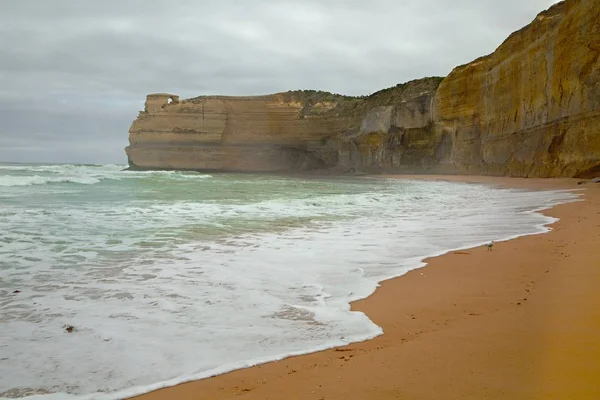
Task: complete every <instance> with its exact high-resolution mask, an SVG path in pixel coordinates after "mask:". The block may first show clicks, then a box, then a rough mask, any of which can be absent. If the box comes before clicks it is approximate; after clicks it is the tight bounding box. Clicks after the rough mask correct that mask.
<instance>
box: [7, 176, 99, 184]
mask: <svg viewBox="0 0 600 400" xmlns="http://www.w3.org/2000/svg"><path fill="white" fill-rule="evenodd" d="M99 182H100V179H97V178H93V177H91V176H61V177H49V176H39V175H33V176H14V175H2V176H0V186H4V187H12V186H32V185H47V184H53V183H77V184H80V185H94V184H96V183H99Z"/></svg>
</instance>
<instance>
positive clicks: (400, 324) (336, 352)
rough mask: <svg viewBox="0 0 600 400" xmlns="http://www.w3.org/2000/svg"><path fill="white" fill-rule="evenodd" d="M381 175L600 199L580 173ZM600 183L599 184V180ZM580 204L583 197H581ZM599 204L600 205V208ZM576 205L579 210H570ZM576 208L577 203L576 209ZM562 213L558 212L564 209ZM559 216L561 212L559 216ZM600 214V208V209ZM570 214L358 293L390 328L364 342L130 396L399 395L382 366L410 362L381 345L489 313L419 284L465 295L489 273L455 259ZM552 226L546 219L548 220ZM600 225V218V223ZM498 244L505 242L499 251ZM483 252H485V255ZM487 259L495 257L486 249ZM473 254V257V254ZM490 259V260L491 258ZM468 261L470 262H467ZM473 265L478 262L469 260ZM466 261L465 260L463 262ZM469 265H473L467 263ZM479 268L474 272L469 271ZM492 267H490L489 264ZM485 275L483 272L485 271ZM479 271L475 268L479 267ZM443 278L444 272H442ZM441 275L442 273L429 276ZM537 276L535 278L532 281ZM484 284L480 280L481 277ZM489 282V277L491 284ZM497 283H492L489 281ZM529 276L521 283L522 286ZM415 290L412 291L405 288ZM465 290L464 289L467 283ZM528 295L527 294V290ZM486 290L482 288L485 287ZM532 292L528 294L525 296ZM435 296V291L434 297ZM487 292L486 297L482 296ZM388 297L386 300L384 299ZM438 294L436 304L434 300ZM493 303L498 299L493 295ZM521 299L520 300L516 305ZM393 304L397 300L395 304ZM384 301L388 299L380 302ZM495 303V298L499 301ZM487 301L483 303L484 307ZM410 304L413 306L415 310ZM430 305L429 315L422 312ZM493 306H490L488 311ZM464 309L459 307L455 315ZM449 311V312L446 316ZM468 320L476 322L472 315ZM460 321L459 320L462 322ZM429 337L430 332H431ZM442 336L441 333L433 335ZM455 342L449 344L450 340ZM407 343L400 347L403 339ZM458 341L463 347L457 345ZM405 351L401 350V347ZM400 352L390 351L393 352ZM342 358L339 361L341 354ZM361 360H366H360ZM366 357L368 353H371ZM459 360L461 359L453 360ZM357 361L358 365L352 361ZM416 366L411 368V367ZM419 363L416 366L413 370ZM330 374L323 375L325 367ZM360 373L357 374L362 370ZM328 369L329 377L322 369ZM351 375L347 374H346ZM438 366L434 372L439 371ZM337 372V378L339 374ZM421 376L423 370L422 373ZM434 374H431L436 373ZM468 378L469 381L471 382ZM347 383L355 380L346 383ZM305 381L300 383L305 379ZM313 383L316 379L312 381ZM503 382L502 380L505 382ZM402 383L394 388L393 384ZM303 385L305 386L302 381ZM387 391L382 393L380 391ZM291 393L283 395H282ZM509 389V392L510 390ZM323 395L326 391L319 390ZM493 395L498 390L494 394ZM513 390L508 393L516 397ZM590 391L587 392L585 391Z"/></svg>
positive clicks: (358, 306)
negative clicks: (581, 182)
mask: <svg viewBox="0 0 600 400" xmlns="http://www.w3.org/2000/svg"><path fill="white" fill-rule="evenodd" d="M376 177H377V178H398V179H411V180H444V181H455V182H465V183H479V184H488V185H498V186H502V187H506V188H515V189H529V190H577V189H588V190H587V191H586V192H584V199H585V200H586V201H585V203H587V206H590V204H589V203H590V201H592V202H593V203H594V204H595V205H597V204H599V203H597V202H596V201H597V200H598V199H599V196H598V193H600V191H599V190H597V188H596V187H595V186H593V184H591V183H590V184H588V185H587V186H577V185H576V180H574V179H552V180H540V179H524V178H492V177H471V176H448V175H441V176H415V175H378V176H376ZM596 186H597V185H596ZM590 193H592V194H593V196H591V197H593V200H590V198H589V197H590ZM579 204H581V203H579ZM563 207H572V208H576V207H574V205H573V203H567V204H561V205H558V206H555V207H553V208H551V209H549V210H546V211H543V212H542V211H538V212H540V213H542V214H544V215H545V216H549V217H554V218H556V217H557V215H555V214H556V212H555V211H556V210H557V209H559V208H560V209H561V210H562V208H563ZM599 210H600V208H599ZM571 211H573V210H571ZM575 211H577V210H575ZM559 214H560V212H559ZM558 217H559V218H561V216H560V215H559V216H558ZM595 217H596V218H598V215H596V216H595ZM563 218H564V216H562V218H561V220H560V221H559V222H558V223H556V222H555V223H554V224H551V227H552V228H551V229H553V231H551V232H549V233H547V234H545V235H541V234H534V235H526V236H520V237H518V238H517V239H510V240H508V241H503V242H498V244H497V246H495V248H494V253H483V254H482V250H483V249H482V248H481V247H475V248H470V249H468V250H460V251H457V250H450V251H448V252H446V253H445V254H444V255H441V256H436V257H429V258H426V259H424V260H423V262H424V263H425V266H423V267H421V268H417V269H414V270H411V271H410V272H408V273H407V274H404V275H402V276H400V277H396V278H390V279H388V280H385V281H383V282H381V283H380V285H379V287H378V289H377V290H376V292H375V293H374V294H372V295H371V296H369V297H367V298H366V299H363V300H359V301H357V302H354V303H352V310H353V311H361V312H364V313H365V314H366V315H367V316H368V317H369V318H370V319H371V320H372V321H373V322H374V323H376V324H377V325H378V326H380V327H382V328H383V329H384V332H385V333H384V335H382V336H378V337H376V338H374V339H371V340H367V341H364V342H359V343H353V344H351V345H348V346H344V347H338V348H334V349H329V350H324V351H319V352H314V353H309V354H306V355H300V356H293V357H288V358H285V359H283V360H281V361H274V362H269V363H266V364H260V365H257V366H254V367H249V368H245V369H239V370H235V371H232V372H229V373H226V374H223V375H218V376H215V377H212V378H206V379H202V380H199V381H192V382H189V383H183V384H180V385H177V386H172V387H168V388H164V389H159V390H157V391H154V392H150V393H147V394H144V395H141V396H137V397H133V398H132V399H147V400H152V399H168V398H178V399H179V398H180V399H192V398H194V399H204V398H206V399H213V398H218V399H227V398H240V397H242V398H254V399H263V398H264V399H269V398H273V399H275V398H290V399H293V398H298V399H303V398H324V399H325V398H327V399H329V398H348V399H353V398H356V399H359V398H377V399H378V398H382V399H383V398H385V399H387V398H400V397H395V396H396V395H400V394H402V393H404V392H403V390H401V389H400V388H401V387H402V382H403V380H402V379H400V378H397V379H395V380H394V381H395V383H394V382H389V381H386V382H388V384H386V383H385V382H381V377H382V375H383V376H385V373H383V374H382V373H381V372H383V371H381V370H382V369H388V368H390V366H392V367H394V366H395V367H397V368H400V369H406V368H408V367H407V366H406V365H405V364H404V363H398V365H394V363H392V362H391V360H390V355H389V354H382V353H383V352H382V351H381V350H386V349H387V350H389V348H393V349H394V350H398V351H399V352H400V353H407V352H408V353H410V352H411V349H412V351H414V347H415V345H414V344H413V342H415V341H417V339H419V338H420V337H421V336H424V335H425V334H428V333H432V332H433V333H435V332H444V331H446V329H445V328H444V327H447V326H453V325H455V324H457V323H458V322H461V321H462V318H455V317H456V315H462V314H465V313H466V314H468V316H469V317H476V316H480V315H483V314H485V313H482V312H470V313H467V312H466V311H467V309H468V310H471V309H478V308H479V307H482V305H477V304H471V302H468V303H469V304H468V307H466V305H467V304H462V306H461V305H460V304H457V303H453V305H451V308H450V310H448V307H449V305H448V304H449V303H448V304H443V302H442V303H440V302H439V300H440V297H439V294H438V295H431V294H429V293H427V294H423V293H418V291H415V289H414V287H413V286H415V285H416V287H419V288H421V289H423V290H425V289H428V290H431V289H436V290H437V291H439V290H442V291H446V292H448V291H449V292H451V294H452V295H453V296H454V298H456V300H457V301H459V300H460V301H461V302H463V303H464V301H465V299H464V297H465V295H466V294H468V293H464V291H462V290H461V289H460V288H461V287H462V286H464V285H465V283H464V282H467V283H469V284H468V285H467V286H468V287H467V289H470V290H473V286H472V285H473V284H475V285H476V284H477V283H476V281H477V280H478V279H477V278H479V279H483V278H486V277H485V276H483V277H482V276H479V277H477V276H475V277H474V278H473V277H467V276H463V274H462V272H464V271H462V272H461V271H459V270H458V268H457V266H456V265H455V264H457V263H459V264H460V263H463V260H460V259H461V258H463V259H464V258H465V256H466V255H475V256H477V257H475V258H478V259H480V260H484V259H485V257H486V256H488V255H493V257H494V259H497V255H498V253H499V252H502V250H500V249H501V248H503V247H505V246H509V245H510V244H514V243H517V242H521V243H522V242H523V241H524V240H527V239H530V238H533V239H538V240H537V241H540V240H539V238H546V240H542V242H548V241H549V240H548V239H547V237H548V236H551V235H552V232H554V231H555V230H554V229H555V226H556V225H557V224H561V223H562V224H566V225H568V224H569V221H568V216H567V220H566V221H563ZM546 226H548V225H546ZM599 226H600V225H599ZM496 248H500V249H499V250H500V251H498V250H497V249H496ZM482 257H483V258H482ZM488 258H489V256H488ZM469 261H471V260H469ZM488 261H489V260H488ZM443 264H451V265H454V268H451V270H452V273H449V272H448V269H447V270H446V271H441V269H443V268H442V267H441V265H443ZM468 264H472V263H471V262H469V263H468ZM471 267H473V266H471ZM463 268H464V267H463ZM467 268H469V267H467ZM471 272H473V271H471ZM487 272H488V273H489V272H490V271H487ZM432 274H433V275H434V277H435V275H438V276H440V277H443V279H441V280H438V281H437V282H434V283H435V285H434V287H432V285H433V284H432V282H423V277H431V275H432ZM479 274H481V271H480V272H479ZM475 275H477V273H476V274H475ZM438 279H439V278H438ZM453 279H455V280H459V281H462V282H463V283H462V284H461V285H462V286H461V285H457V286H456V287H454V286H453V287H449V285H447V282H449V281H451V280H453ZM430 280H433V281H435V280H436V279H430ZM531 282H535V281H531ZM480 283H481V282H480ZM489 283H490V282H488V284H489ZM491 283H493V282H491ZM523 283H524V282H521V286H522V284H523ZM407 289H409V290H407ZM463 289H464V288H463ZM501 289H502V288H498V287H496V291H497V292H499V293H500V294H504V295H506V293H501V292H502V290H501ZM506 291H508V292H511V293H512V291H514V289H513V288H511V287H505V290H504V292H506ZM524 292H525V293H528V295H529V293H531V289H530V288H525V289H524ZM528 295H527V296H528ZM411 296H413V297H416V298H419V301H417V302H415V304H412V301H411V304H406V303H407V302H405V303H404V304H402V305H401V306H398V304H393V303H394V302H396V303H398V299H399V298H400V299H409V298H410V299H411V300H414V299H413V298H411ZM480 296H481V294H480ZM527 296H526V297H527ZM428 297H429V298H428ZM484 297H485V296H484ZM526 297H525V300H522V301H520V302H519V301H517V302H516V303H513V306H514V304H516V306H517V307H519V308H520V309H523V308H524V307H521V306H522V305H524V304H525V302H526ZM382 299H383V300H382ZM435 299H437V303H436V302H435V301H434V300H435ZM432 301H433V302H434V303H435V304H436V306H435V307H432V304H431V303H432ZM492 303H494V302H492ZM517 303H518V304H517ZM392 304H393V305H392ZM382 305H383V306H382ZM424 306H427V307H426V308H427V310H423V307H424ZM398 307H399V309H400V310H401V311H405V312H404V313H403V315H398V314H397V313H396V312H392V311H398V310H397V308H398ZM496 307H497V305H496ZM484 308H485V307H484ZM411 310H412V311H411ZM424 311H426V312H425V314H424V315H425V316H423V315H422V314H423V313H424ZM488 311H489V310H488ZM457 313H458V314H457ZM446 314H447V315H446ZM423 319H425V320H429V319H431V322H427V323H423V322H421V321H422V320H423ZM463 322H470V321H468V318H467V319H466V320H465V321H463ZM458 325H459V326H460V325H461V324H458ZM425 336H426V335H425ZM433 336H436V335H433ZM471 336H472V337H471V339H475V340H476V339H478V337H477V335H476V334H472V335H471ZM448 344H450V343H448ZM400 345H402V346H400ZM452 346H453V347H456V344H455V343H454V344H452ZM459 347H460V346H459ZM400 350H401V351H400ZM431 350H432V349H431V347H426V348H425V349H422V351H431ZM369 355H371V356H373V355H375V356H376V357H375V358H377V359H380V360H379V361H377V360H373V359H372V357H369V358H371V360H370V362H367V363H365V362H364V361H365V357H367V356H369ZM395 358H396V357H392V359H395ZM340 360H341V361H340ZM361 360H362V362H361ZM367 360H368V358H367ZM413 361H420V362H421V364H422V363H423V360H422V359H421V360H419V358H416V359H413ZM455 361H456V362H459V360H458V359H456V360H455ZM596 361H597V362H598V364H594V365H597V366H598V367H600V360H598V359H596ZM348 367H353V368H348ZM356 369H358V372H357V371H353V373H352V374H351V375H352V376H353V379H351V380H350V381H348V382H345V381H346V380H347V379H348V378H347V376H348V371H349V370H356ZM362 369H368V370H369V371H373V372H376V371H379V372H380V373H376V376H375V377H378V378H379V379H375V381H376V382H378V384H377V385H375V387H376V388H377V389H375V388H374V387H373V386H374V385H373V384H374V381H373V380H372V379H371V378H372V377H369V379H367V380H365V379H364V378H365V375H367V376H370V375H372V374H371V373H361V372H360V370H362ZM409 369H410V368H409ZM414 370H415V368H413V372H414ZM324 373H325V374H324ZM357 373H358V375H357V376H355V374H357ZM324 375H325V376H324ZM344 375H346V376H344ZM434 375H435V373H432V376H434ZM336 376H337V379H336ZM419 376H421V375H419ZM357 378H362V379H358V382H362V385H357V384H356V382H357ZM430 379H431V377H430ZM307 380H308V382H314V383H315V385H314V387H313V390H309V391H308V392H307V391H306V390H301V389H303V388H304V385H302V382H306V381H307ZM407 381H414V379H413V378H411V379H408V378H407ZM467 382H468V381H467ZM348 383H351V384H350V385H348ZM425 383H426V382H424V383H423V386H424V387H423V389H424V390H425V389H427V384H425ZM448 383H450V382H446V383H445V384H444V385H443V386H442V387H446V386H447V384H448ZM299 384H300V386H301V387H300V386H299ZM599 385H600V384H599ZM308 386H311V384H310V383H309V384H308ZM356 386H358V387H360V388H362V391H361V390H358V391H357V390H356V389H358V387H357V388H355V389H353V390H348V389H349V387H356ZM500 386H501V385H500ZM368 387H370V388H371V389H370V390H366V388H368ZM395 388H396V389H395ZM304 389H305V388H304ZM596 389H597V391H594V395H598V396H600V387H597V388H596ZM497 390H502V388H501V387H499V388H497ZM380 391H383V392H382V393H379V392H380ZM283 393H285V395H283ZM469 393H472V391H470V390H465V391H458V392H456V393H454V395H456V398H460V397H461V396H460V395H461V394H464V395H466V394H469ZM532 394H533V393H528V396H529V397H523V398H532V397H531V395H532ZM448 395H449V393H445V395H444V396H445V397H446V398H453V397H452V396H448ZM485 395H486V396H488V397H489V395H490V393H486V394H485ZM507 395H508V394H507ZM514 395H517V397H514V396H513V397H514V398H520V397H518V393H517V392H515V393H514ZM319 396H320V397H319ZM491 397H493V395H492V396H491ZM513 397H510V396H509V398H513ZM401 398H436V396H426V395H417V393H413V394H410V395H409V392H406V397H401ZM580 398H586V397H580Z"/></svg>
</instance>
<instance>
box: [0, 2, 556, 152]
mask: <svg viewBox="0 0 600 400" xmlns="http://www.w3.org/2000/svg"><path fill="white" fill-rule="evenodd" d="M549 5H550V3H549V2H548V0H530V1H527V2H526V3H525V2H523V1H522V0H505V1H503V2H498V1H495V0H454V1H452V2H450V1H444V0H371V1H368V2H366V1H363V0H303V1H301V0H253V1H239V0H218V1H217V0H203V1H202V2H199V1H194V0H178V1H177V2H170V1H167V0H105V1H103V2H87V1H85V2H84V1H79V2H74V1H71V0H53V1H52V2H49V1H47V0H19V1H3V2H0V37H2V38H3V40H2V41H0V121H1V124H0V144H2V146H1V148H0V161H44V162H48V161H55V162H63V161H64V162H123V161H125V156H124V152H123V147H124V146H125V145H126V144H127V130H128V128H129V125H130V123H131V121H132V120H133V119H134V118H135V117H136V115H137V111H138V110H139V109H141V108H143V101H144V98H145V95H146V94H147V93H150V92H163V91H166V92H171V93H177V94H179V95H181V96H182V97H193V96H198V95H201V94H238V95H253V94H265V93H272V92H277V91H285V90H289V89H310V88H312V89H322V90H328V91H333V92H337V93H345V94H352V95H356V94H368V93H371V92H374V91H376V90H379V89H381V88H384V87H388V86H392V85H394V84H396V83H399V82H404V81H407V80H410V79H415V78H419V77H423V76H429V75H446V74H447V73H448V72H449V71H450V70H451V69H452V68H453V67H454V66H456V65H459V64H463V63H466V62H468V61H470V60H472V59H474V58H476V57H478V56H481V55H483V54H487V53H490V52H492V51H493V50H494V49H495V48H496V47H497V46H498V45H499V44H500V43H501V42H502V41H503V40H504V39H505V38H506V37H507V36H508V34H510V33H511V32H512V31H514V30H516V29H519V28H520V27H522V26H524V25H525V24H527V23H529V22H530V21H531V20H532V19H533V18H534V17H535V15H536V14H537V13H538V12H540V11H541V10H543V9H544V8H547V7H548V6H549ZM42 159H43V160H42Z"/></svg>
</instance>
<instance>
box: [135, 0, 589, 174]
mask: <svg viewBox="0 0 600 400" xmlns="http://www.w3.org/2000/svg"><path fill="white" fill-rule="evenodd" d="M599 56H600V0H568V1H567V2H565V3H559V4H557V5H555V6H554V7H552V8H551V9H550V10H548V11H545V12H543V13H541V14H540V15H539V16H538V17H537V18H536V19H535V20H534V21H533V22H532V23H531V24H530V25H528V26H527V27H525V28H523V29H521V30H520V31H518V32H515V33H513V34H512V35H511V36H510V37H509V38H508V39H507V40H506V41H505V42H504V43H503V44H502V45H501V46H500V47H499V48H498V49H497V50H496V51H495V52H494V53H493V54H491V55H489V56H486V57H482V58H480V59H478V60H475V61H474V62H472V63H470V64H467V65H464V66H460V67H457V68H455V69H454V70H453V71H452V72H451V73H450V75H449V76H448V77H446V78H445V79H443V80H442V78H425V79H421V80H416V81H412V82H408V83H406V84H402V85H397V86H396V87H393V88H390V89H385V90H382V91H380V92H377V93H374V94H373V95H371V96H368V97H346V96H340V95H334V94H331V93H325V92H315V91H296V92H287V93H279V94H274V95H269V96H258V97H220V96H211V97H198V98H194V99H188V100H183V101H181V100H179V98H178V97H177V96H174V95H169V94H154V95H149V96H148V98H147V101H146V108H145V110H144V111H143V112H141V113H140V115H139V116H138V118H137V119H136V120H135V121H134V123H133V125H132V126H131V129H130V136H129V140H130V146H129V147H128V148H127V149H126V151H127V155H128V158H129V161H130V165H131V166H132V167H137V168H149V169H152V168H161V169H194V170H223V171H289V170H307V169H308V170H309V169H333V170H335V171H342V172H343V171H368V172H377V171H389V172H392V171H398V172H416V173H427V172H432V173H470V174H494V175H510V176H531V177H533V176H536V177H551V176H597V175H600V57H599Z"/></svg>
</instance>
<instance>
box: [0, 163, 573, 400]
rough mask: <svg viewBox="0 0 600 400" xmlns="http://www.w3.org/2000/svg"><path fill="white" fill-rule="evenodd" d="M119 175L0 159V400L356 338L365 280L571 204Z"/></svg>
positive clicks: (431, 188) (505, 195) (520, 197)
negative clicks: (356, 304) (356, 305)
mask: <svg viewBox="0 0 600 400" xmlns="http://www.w3.org/2000/svg"><path fill="white" fill-rule="evenodd" d="M124 168H125V166H123V165H24V164H12V165H11V164H0V398H14V397H26V396H31V397H30V398H36V399H64V398H68V399H104V400H107V399H119V398H123V397H126V396H131V395H135V394H140V393H144V392H148V391H150V390H153V389H157V388H160V387H165V386H171V385H174V384H177V383H180V382H185V381H189V380H193V379H199V378H203V377H208V376H212V375H215V374H220V373H224V372H226V371H231V370H233V369H238V368H242V367H246V366H251V365H255V364H259V363H264V362H267V361H270V360H277V359H281V358H283V357H286V356H289V355H293V354H303V353H308V352H312V351H316V350H321V349H325V348H330V347H334V346H339V345H344V344H348V343H351V342H357V341H363V340H367V339H369V338H373V337H375V336H378V335H381V334H382V330H381V328H380V327H378V326H377V325H375V324H374V323H373V322H371V321H370V320H369V318H368V316H366V315H364V314H362V313H359V312H351V311H350V305H349V303H350V302H352V301H354V300H358V299H362V298H365V297H367V296H369V295H370V294H371V293H373V291H374V290H375V289H376V288H377V286H378V283H379V282H381V281H382V280H385V279H389V278H392V277H396V276H400V275H402V274H404V273H406V272H407V271H410V270H412V269H415V268H418V267H421V266H423V262H422V260H423V259H424V258H425V257H428V256H434V255H440V254H443V253H445V252H448V251H450V250H456V249H463V248H468V247H473V246H478V245H482V244H484V243H487V242H489V241H490V240H496V241H499V240H506V239H510V238H514V237H518V236H522V235H530V234H537V233H543V232H546V231H547V230H548V229H549V228H548V227H546V225H548V224H550V223H552V222H553V221H554V220H553V219H552V218H549V217H546V216H543V215H542V214H540V213H539V212H537V211H539V210H541V209H545V208H549V207H551V206H553V205H556V204H559V203H562V202H568V201H573V200H575V199H576V195H575V194H573V193H571V192H566V191H524V190H514V189H504V188H500V187H491V186H484V185H478V184H464V183H451V182H442V181H435V182H434V181H427V182H426V181H416V180H398V179H390V178H385V177H377V178H351V177H347V178H346V177H343V178H334V177H310V178H306V177H305V178H302V177H283V176H275V175H253V174H205V173H195V172H174V171H156V172H133V171H123V169H124ZM448 284H450V285H451V284H452V282H448ZM69 325H71V326H72V327H73V330H72V332H70V333H69V332H67V330H66V329H65V328H66V327H67V326H69Z"/></svg>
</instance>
